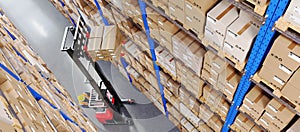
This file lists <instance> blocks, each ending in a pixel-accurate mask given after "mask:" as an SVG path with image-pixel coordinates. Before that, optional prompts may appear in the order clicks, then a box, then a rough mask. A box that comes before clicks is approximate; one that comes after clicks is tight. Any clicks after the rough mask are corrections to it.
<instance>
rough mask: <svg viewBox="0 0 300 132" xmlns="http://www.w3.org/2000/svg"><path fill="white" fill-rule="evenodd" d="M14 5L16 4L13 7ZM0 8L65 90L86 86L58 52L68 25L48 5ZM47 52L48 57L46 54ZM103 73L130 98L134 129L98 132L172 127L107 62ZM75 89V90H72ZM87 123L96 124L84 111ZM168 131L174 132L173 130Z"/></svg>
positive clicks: (31, 1)
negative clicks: (88, 118)
mask: <svg viewBox="0 0 300 132" xmlns="http://www.w3.org/2000/svg"><path fill="white" fill-rule="evenodd" d="M16 3H17V4H16ZM0 7H1V8H3V10H4V11H5V12H6V15H7V16H8V17H9V18H10V20H11V21H12V22H13V23H14V24H15V26H16V27H17V28H18V29H19V30H20V32H21V33H23V35H24V36H25V38H26V39H27V40H28V42H29V43H30V44H31V46H32V47H33V49H35V50H36V51H37V53H39V55H40V56H41V57H42V58H43V59H44V61H45V62H46V63H47V65H48V67H49V68H50V69H51V70H52V71H53V73H54V74H55V76H56V77H57V79H58V80H60V82H61V83H62V84H63V85H64V86H65V87H66V88H67V89H68V91H69V92H70V94H71V95H73V98H74V99H75V98H76V97H75V96H74V95H78V93H77V92H78V91H80V92H84V90H83V91H82V89H83V88H85V89H88V87H90V86H89V85H87V84H85V83H84V76H83V74H82V73H81V72H80V70H79V69H78V68H77V67H76V66H75V64H74V63H73V61H72V60H71V59H70V57H69V56H68V55H67V54H66V53H63V52H61V51H60V45H61V40H62V36H63V32H64V28H65V27H66V26H68V25H70V23H69V22H68V21H67V20H66V19H65V18H64V17H63V16H62V15H61V14H60V13H59V12H58V11H57V10H56V9H55V7H53V6H52V4H51V3H50V2H49V1H48V0H38V1H36V0H27V1H16V0H10V1H0ZM50 53H51V54H50ZM99 64H100V65H101V67H103V68H104V69H105V71H106V74H107V76H109V78H110V80H113V81H112V83H113V85H114V86H115V87H116V89H117V90H116V91H117V92H118V94H120V96H121V97H124V98H133V99H135V100H136V101H137V103H138V104H136V105H127V106H126V107H127V109H128V111H129V113H131V116H132V117H133V118H134V123H135V126H134V127H128V126H125V125H123V126H122V125H120V126H106V127H105V128H104V127H103V125H97V127H98V128H101V130H103V129H106V130H107V131H114V132H119V131H122V132H123V131H126V132H127V131H149V132H153V131H154V132H156V131H169V130H171V129H173V128H175V126H174V125H173V124H172V123H171V122H170V121H169V120H168V119H167V118H165V116H164V115H162V114H161V112H160V111H159V110H158V109H157V108H156V107H155V106H154V105H153V104H152V103H151V102H150V101H149V100H148V99H147V98H146V97H145V96H144V95H143V94H141V93H139V92H138V90H136V89H135V88H133V87H132V85H130V83H129V82H128V81H127V80H126V79H125V78H124V77H123V76H122V75H121V74H120V73H119V72H118V71H117V69H116V68H115V67H112V66H111V65H110V64H109V63H106V62H99ZM75 89H77V90H75ZM86 112H87V113H88V115H90V116H89V117H92V119H91V120H93V121H95V122H97V120H96V118H95V117H94V114H95V113H94V111H93V110H86ZM172 131H178V130H177V129H174V130H172Z"/></svg>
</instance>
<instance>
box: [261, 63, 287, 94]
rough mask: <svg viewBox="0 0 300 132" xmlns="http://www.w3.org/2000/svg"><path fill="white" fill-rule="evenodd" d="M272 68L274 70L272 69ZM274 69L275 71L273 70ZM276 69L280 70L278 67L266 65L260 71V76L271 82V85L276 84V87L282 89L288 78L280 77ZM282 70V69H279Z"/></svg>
mask: <svg viewBox="0 0 300 132" xmlns="http://www.w3.org/2000/svg"><path fill="white" fill-rule="evenodd" d="M271 69H272V70H271ZM273 70H274V72H273ZM275 71H279V69H278V68H277V67H271V68H268V67H265V66H263V67H262V69H261V70H260V72H259V76H260V77H261V78H263V79H264V80H266V81H267V82H269V83H270V85H272V86H274V87H275V88H278V89H280V90H281V89H282V87H283V86H284V85H285V84H286V81H287V79H286V80H284V79H282V78H280V77H279V76H278V75H280V73H279V74H278V72H277V73H276V72H275ZM279 72H280V71H279Z"/></svg>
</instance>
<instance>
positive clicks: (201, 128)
mask: <svg viewBox="0 0 300 132" xmlns="http://www.w3.org/2000/svg"><path fill="white" fill-rule="evenodd" d="M199 124H200V125H199V127H198V128H197V130H198V131H204V132H213V130H212V129H211V128H210V127H209V126H208V125H206V124H205V123H204V122H203V121H201V122H200V123H199Z"/></svg>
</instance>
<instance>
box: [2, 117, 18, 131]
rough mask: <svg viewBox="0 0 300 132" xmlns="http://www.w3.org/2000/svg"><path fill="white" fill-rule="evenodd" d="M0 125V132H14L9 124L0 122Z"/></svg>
mask: <svg viewBox="0 0 300 132" xmlns="http://www.w3.org/2000/svg"><path fill="white" fill-rule="evenodd" d="M0 125H1V128H0V131H2V132H14V131H15V129H14V127H13V126H11V124H10V123H7V122H4V121H2V120H0Z"/></svg>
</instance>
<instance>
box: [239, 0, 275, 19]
mask: <svg viewBox="0 0 300 132" xmlns="http://www.w3.org/2000/svg"><path fill="white" fill-rule="evenodd" d="M239 1H241V3H242V4H244V5H246V6H249V7H251V8H252V9H253V11H254V12H255V13H257V14H259V15H261V16H264V14H265V12H266V11H267V8H268V6H269V3H270V2H268V3H267V4H265V5H259V4H257V3H255V2H253V1H252V0H239Z"/></svg>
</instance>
